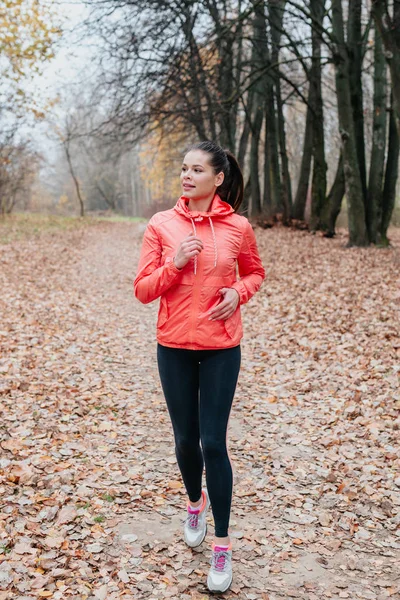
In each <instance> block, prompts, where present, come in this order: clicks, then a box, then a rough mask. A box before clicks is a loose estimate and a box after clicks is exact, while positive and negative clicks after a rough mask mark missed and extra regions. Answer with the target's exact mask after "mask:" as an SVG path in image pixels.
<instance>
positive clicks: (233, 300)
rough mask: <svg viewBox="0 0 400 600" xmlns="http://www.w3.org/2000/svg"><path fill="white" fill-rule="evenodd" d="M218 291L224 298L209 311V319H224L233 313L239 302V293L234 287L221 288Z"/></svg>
mask: <svg viewBox="0 0 400 600" xmlns="http://www.w3.org/2000/svg"><path fill="white" fill-rule="evenodd" d="M219 293H220V294H222V295H223V297H224V299H223V300H222V302H221V303H220V304H218V306H215V307H214V308H212V309H211V310H210V311H209V313H208V314H209V319H210V320H211V321H216V320H219V319H223V320H224V321H225V320H226V319H228V318H229V317H230V316H232V315H233V313H234V312H235V310H236V308H237V305H238V304H239V293H238V292H237V291H236V290H235V289H234V288H221V289H220V290H219Z"/></svg>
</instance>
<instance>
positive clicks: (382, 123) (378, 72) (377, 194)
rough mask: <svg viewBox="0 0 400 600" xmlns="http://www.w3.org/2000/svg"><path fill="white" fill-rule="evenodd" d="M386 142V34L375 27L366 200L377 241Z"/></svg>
mask: <svg viewBox="0 0 400 600" xmlns="http://www.w3.org/2000/svg"><path fill="white" fill-rule="evenodd" d="M385 143H386V61H385V57H384V55H383V47H382V38H381V35H380V33H379V31H378V29H377V28H376V27H375V48H374V116H373V137H372V150H371V163H370V168H369V181H368V193H367V204H366V221H367V230H368V237H369V241H370V242H371V243H373V244H376V242H377V240H378V223H379V221H380V219H381V210H382V188H383V174H384V167H385Z"/></svg>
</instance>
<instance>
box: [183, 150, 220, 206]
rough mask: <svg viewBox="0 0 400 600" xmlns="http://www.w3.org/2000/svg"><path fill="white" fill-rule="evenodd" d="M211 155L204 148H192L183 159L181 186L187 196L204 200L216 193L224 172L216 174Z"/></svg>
mask: <svg viewBox="0 0 400 600" xmlns="http://www.w3.org/2000/svg"><path fill="white" fill-rule="evenodd" d="M209 158H210V155H209V154H208V153H207V152H203V151H202V150H190V152H188V153H187V154H186V156H185V158H184V159H183V163H182V171H181V186H182V191H183V194H184V195H185V197H186V198H190V199H192V200H203V199H207V198H209V197H210V196H211V195H214V194H215V190H216V189H217V187H218V186H220V185H221V183H222V182H223V180H224V173H223V172H222V171H221V173H218V175H215V173H214V169H213V167H212V166H211V165H210V162H209Z"/></svg>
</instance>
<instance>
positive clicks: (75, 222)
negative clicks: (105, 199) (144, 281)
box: [0, 213, 144, 244]
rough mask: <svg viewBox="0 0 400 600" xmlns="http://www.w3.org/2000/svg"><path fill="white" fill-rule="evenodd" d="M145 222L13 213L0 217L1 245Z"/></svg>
mask: <svg viewBox="0 0 400 600" xmlns="http://www.w3.org/2000/svg"><path fill="white" fill-rule="evenodd" d="M143 220H144V219H141V218H139V217H124V216H122V215H112V214H111V215H101V216H99V215H90V214H89V215H88V216H85V217H83V218H82V217H64V216H60V215H46V214H39V213H12V214H11V215H5V216H4V217H0V244H9V243H11V242H14V241H18V240H27V239H31V238H34V237H39V236H42V235H45V234H51V233H57V232H59V231H71V230H76V229H81V228H84V227H90V226H93V225H96V224H98V223H104V222H110V223H133V222H138V221H143Z"/></svg>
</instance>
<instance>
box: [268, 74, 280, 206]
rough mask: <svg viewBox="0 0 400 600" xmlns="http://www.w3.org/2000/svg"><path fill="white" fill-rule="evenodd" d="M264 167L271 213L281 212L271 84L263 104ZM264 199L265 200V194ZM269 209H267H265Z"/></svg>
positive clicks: (276, 137) (277, 152) (276, 136)
mask: <svg viewBox="0 0 400 600" xmlns="http://www.w3.org/2000/svg"><path fill="white" fill-rule="evenodd" d="M265 107H266V112H265V129H266V135H265V145H266V152H265V161H264V163H265V165H264V169H268V171H269V173H268V175H265V177H264V180H265V178H267V177H269V181H270V184H271V209H270V210H271V211H272V214H276V213H277V212H281V211H282V193H281V189H282V188H281V177H280V168H279V150H278V135H277V128H276V111H275V99H274V88H273V85H272V83H271V82H269V83H268V85H267V92H266V102H265ZM264 199H265V200H266V197H265V194H264ZM267 208H268V209H269V207H267Z"/></svg>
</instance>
